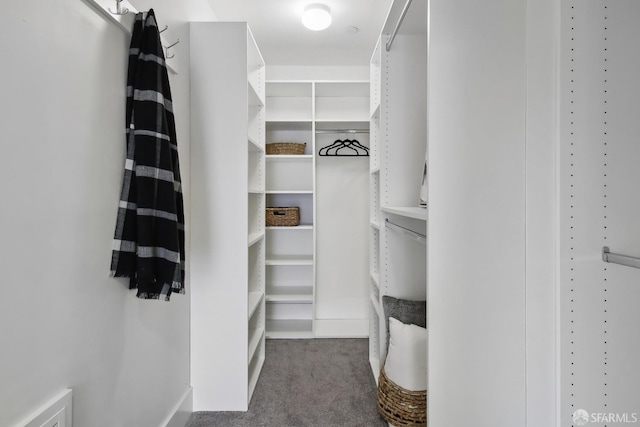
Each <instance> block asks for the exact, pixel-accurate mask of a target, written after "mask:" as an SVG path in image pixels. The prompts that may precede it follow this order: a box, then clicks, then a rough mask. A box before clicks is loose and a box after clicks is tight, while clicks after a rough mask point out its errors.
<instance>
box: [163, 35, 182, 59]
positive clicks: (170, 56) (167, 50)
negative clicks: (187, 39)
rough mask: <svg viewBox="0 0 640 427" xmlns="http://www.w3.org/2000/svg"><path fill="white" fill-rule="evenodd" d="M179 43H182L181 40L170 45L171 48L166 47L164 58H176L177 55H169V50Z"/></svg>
mask: <svg viewBox="0 0 640 427" xmlns="http://www.w3.org/2000/svg"><path fill="white" fill-rule="evenodd" d="M178 43H180V39H178V40H176V41H175V42H174V43H173V44H170V45H169V46H165V48H164V57H165V58H166V59H171V58H173V57H174V56H176V55H175V54H173V55H169V49H171V48H172V47H174V46H175V45H177V44H178Z"/></svg>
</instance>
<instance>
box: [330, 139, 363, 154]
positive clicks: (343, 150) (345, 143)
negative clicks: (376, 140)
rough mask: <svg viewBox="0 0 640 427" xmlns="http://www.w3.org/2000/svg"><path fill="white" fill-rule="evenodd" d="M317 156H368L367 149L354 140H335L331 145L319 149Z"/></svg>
mask: <svg viewBox="0 0 640 427" xmlns="http://www.w3.org/2000/svg"><path fill="white" fill-rule="evenodd" d="M330 150H333V151H330ZM318 155H319V156H333V157H366V156H368V155H369V149H368V148H367V147H365V146H364V145H362V144H360V142H359V141H358V140H356V139H336V140H335V141H334V142H333V144H331V145H329V146H327V147H323V148H321V149H320V151H319V152H318Z"/></svg>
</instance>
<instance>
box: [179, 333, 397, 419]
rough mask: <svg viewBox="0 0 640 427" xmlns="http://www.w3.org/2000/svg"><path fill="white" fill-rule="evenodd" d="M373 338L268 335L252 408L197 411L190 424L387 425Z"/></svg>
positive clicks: (250, 405) (250, 406)
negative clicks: (379, 403) (372, 358)
mask: <svg viewBox="0 0 640 427" xmlns="http://www.w3.org/2000/svg"><path fill="white" fill-rule="evenodd" d="M368 352H369V343H368V340H367V339H342V338H341V339H303V340H267V341H266V347H265V353H266V357H265V363H264V367H263V368H262V373H261V375H260V378H259V379H258V383H257V385H256V389H255V392H254V394H253V398H252V399H251V402H250V404H249V410H248V411H247V412H195V413H193V414H192V415H191V417H190V418H189V421H188V422H187V424H186V426H185V427H213V426H221V427H312V426H322V427H376V426H381V427H383V426H387V423H386V422H385V421H384V420H383V419H382V417H380V415H379V414H378V411H377V408H376V392H377V389H376V383H375V380H374V378H373V375H372V373H371V368H370V366H369V357H368Z"/></svg>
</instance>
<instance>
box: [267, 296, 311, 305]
mask: <svg viewBox="0 0 640 427" xmlns="http://www.w3.org/2000/svg"><path fill="white" fill-rule="evenodd" d="M265 301H266V302H269V303H281V304H311V303H313V295H305V294H297V295H267V299H266V300H265Z"/></svg>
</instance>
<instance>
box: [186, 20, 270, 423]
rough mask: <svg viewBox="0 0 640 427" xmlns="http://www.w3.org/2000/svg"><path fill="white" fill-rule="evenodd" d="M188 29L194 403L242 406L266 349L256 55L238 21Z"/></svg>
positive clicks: (261, 96) (260, 83)
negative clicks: (190, 83) (189, 49)
mask: <svg viewBox="0 0 640 427" xmlns="http://www.w3.org/2000/svg"><path fill="white" fill-rule="evenodd" d="M190 37H191V51H192V54H191V66H190V70H191V82H192V85H191V87H192V88H193V90H192V91H191V134H192V146H191V150H192V157H191V170H192V200H191V205H192V215H191V218H192V219H191V228H192V232H191V247H192V251H191V260H190V265H191V276H190V277H191V281H190V283H191V304H192V307H191V315H192V321H191V347H192V348H191V372H192V374H191V383H192V385H193V390H194V394H193V398H194V402H193V404H194V410H197V411H201V410H212V411H225V410H236V411H246V410H247V409H248V405H249V401H250V400H251V396H252V394H253V391H254V388H255V385H256V383H257V380H258V377H259V375H260V371H261V369H262V365H263V363H264V357H265V344H264V339H265V312H266V308H265V298H264V295H265V277H266V271H265V248H266V242H265V227H264V208H265V171H266V166H265V148H264V147H265V69H264V61H263V60H262V56H261V54H260V51H259V49H258V47H257V45H256V43H255V40H254V38H253V36H252V34H251V31H250V30H249V28H248V26H247V24H246V23H220V22H207V23H204V22H203V23H192V24H191V29H190ZM220 58H225V63H224V67H221V66H220Z"/></svg>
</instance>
